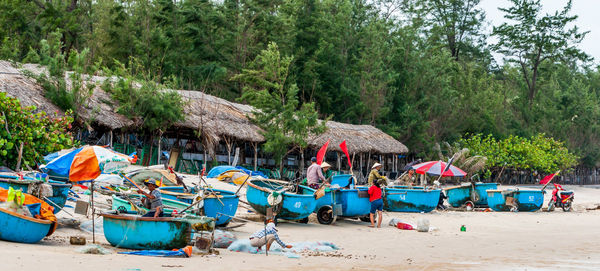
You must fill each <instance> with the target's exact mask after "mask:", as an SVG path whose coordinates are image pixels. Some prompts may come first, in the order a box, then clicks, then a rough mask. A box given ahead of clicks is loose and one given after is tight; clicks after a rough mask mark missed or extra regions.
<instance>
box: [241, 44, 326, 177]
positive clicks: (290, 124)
mask: <svg viewBox="0 0 600 271" xmlns="http://www.w3.org/2000/svg"><path fill="white" fill-rule="evenodd" d="M292 60H293V59H292V57H289V56H283V57H282V56H281V55H280V53H279V48H278V47H277V44H275V43H270V44H269V46H268V48H267V50H263V51H262V52H261V54H260V55H258V56H257V57H256V59H255V60H254V62H253V63H252V65H251V68H250V69H244V70H243V71H242V73H241V74H239V75H236V76H235V77H233V79H234V80H239V81H242V82H244V83H245V84H246V86H245V87H244V95H242V97H241V99H242V100H246V101H248V103H249V104H250V105H252V106H254V107H255V108H256V109H258V110H257V111H255V112H254V113H253V114H252V116H251V118H252V121H253V122H254V123H256V125H258V126H259V127H261V128H262V129H263V135H264V136H265V141H266V142H265V144H264V146H263V147H264V149H265V151H267V152H269V153H272V154H273V158H274V159H275V161H277V162H278V164H279V165H280V166H283V164H282V159H283V158H284V157H285V156H286V155H287V154H288V153H290V152H292V151H294V150H296V149H300V150H302V149H304V148H306V146H307V145H308V142H307V138H308V136H309V135H315V134H319V133H322V132H324V131H325V123H324V122H319V119H318V113H317V111H316V110H315V105H314V103H304V104H302V105H300V102H299V99H298V86H297V85H296V84H295V83H293V82H289V81H288V79H289V69H290V66H291V63H292Z"/></svg>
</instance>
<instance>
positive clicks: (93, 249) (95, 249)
mask: <svg viewBox="0 0 600 271" xmlns="http://www.w3.org/2000/svg"><path fill="white" fill-rule="evenodd" d="M77 251H78V252H79V253H83V254H100V255H107V254H111V253H113V251H112V250H110V249H107V248H104V247H102V246H100V245H97V244H90V245H87V246H84V247H82V248H80V249H78V250H77Z"/></svg>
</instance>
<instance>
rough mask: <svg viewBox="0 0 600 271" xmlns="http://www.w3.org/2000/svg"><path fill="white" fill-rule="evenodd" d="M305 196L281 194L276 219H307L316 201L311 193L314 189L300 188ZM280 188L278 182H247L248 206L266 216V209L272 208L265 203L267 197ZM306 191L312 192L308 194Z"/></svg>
mask: <svg viewBox="0 0 600 271" xmlns="http://www.w3.org/2000/svg"><path fill="white" fill-rule="evenodd" d="M300 187H301V188H302V189H303V190H304V191H305V192H304V193H305V194H304V195H303V194H294V193H290V192H284V193H283V201H282V203H281V205H280V207H277V208H278V210H277V218H280V219H287V220H301V219H304V218H307V217H308V216H309V215H310V214H311V213H312V212H313V211H314V210H315V206H316V203H317V201H316V200H315V198H314V196H313V193H314V189H311V188H309V187H306V186H300ZM281 188H282V185H281V184H280V183H278V182H273V181H267V180H252V181H248V186H247V191H246V199H247V201H248V203H250V206H252V208H254V210H256V211H257V212H258V213H260V214H263V215H266V213H267V208H269V207H272V206H270V205H269V203H268V202H267V197H268V196H269V195H270V194H271V193H272V192H273V191H278V190H280V189H281ZM306 191H312V192H310V193H308V192H306Z"/></svg>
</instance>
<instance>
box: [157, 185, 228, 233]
mask: <svg viewBox="0 0 600 271" xmlns="http://www.w3.org/2000/svg"><path fill="white" fill-rule="evenodd" d="M160 190H161V191H170V192H176V193H184V192H185V191H184V189H183V187H182V186H165V187H161V188H160ZM210 191H211V190H206V191H205V193H209V194H210ZM212 191H214V192H215V193H217V194H218V195H219V196H220V197H219V199H217V198H216V197H214V196H212V197H208V198H205V199H204V207H202V208H203V210H204V215H205V216H208V217H212V218H214V219H216V223H217V225H218V226H222V225H226V224H227V223H229V221H231V219H232V218H233V217H234V216H235V213H236V212H237V208H238V204H239V201H240V197H239V196H238V195H236V194H235V193H234V192H231V191H227V190H221V189H212ZM193 192H194V193H195V191H193ZM162 195H163V197H164V198H167V199H173V200H179V201H183V202H185V203H188V204H191V203H192V202H193V200H192V199H183V198H178V197H176V196H173V195H168V194H162Z"/></svg>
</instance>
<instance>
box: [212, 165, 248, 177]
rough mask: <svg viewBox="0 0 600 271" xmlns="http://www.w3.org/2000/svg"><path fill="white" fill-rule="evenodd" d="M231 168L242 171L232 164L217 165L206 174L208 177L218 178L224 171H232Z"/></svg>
mask: <svg viewBox="0 0 600 271" xmlns="http://www.w3.org/2000/svg"><path fill="white" fill-rule="evenodd" d="M230 170H233V171H240V170H239V169H237V168H235V167H232V166H216V167H214V168H212V169H211V170H210V171H209V172H208V175H206V177H208V178H216V177H217V176H219V175H221V174H222V173H223V172H226V171H230Z"/></svg>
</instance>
